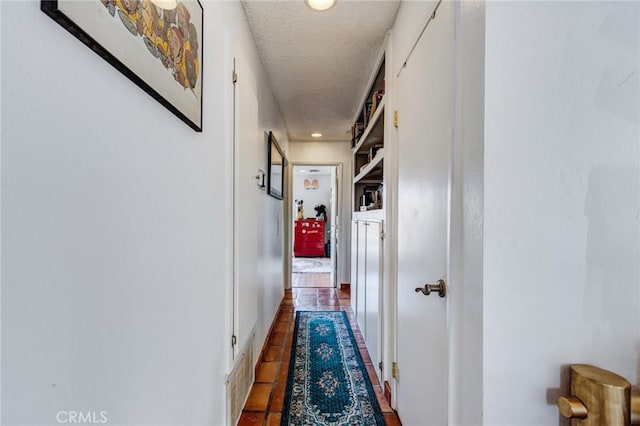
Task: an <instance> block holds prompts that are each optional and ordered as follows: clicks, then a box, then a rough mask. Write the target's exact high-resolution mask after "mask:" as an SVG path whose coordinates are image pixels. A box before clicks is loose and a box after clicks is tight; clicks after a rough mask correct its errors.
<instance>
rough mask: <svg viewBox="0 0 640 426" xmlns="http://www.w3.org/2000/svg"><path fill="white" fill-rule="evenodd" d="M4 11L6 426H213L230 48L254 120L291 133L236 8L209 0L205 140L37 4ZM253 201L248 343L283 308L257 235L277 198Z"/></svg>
mask: <svg viewBox="0 0 640 426" xmlns="http://www.w3.org/2000/svg"><path fill="white" fill-rule="evenodd" d="M0 4H1V6H0V7H1V10H2V28H1V31H2V49H1V52H2V84H1V90H2V109H1V114H2V115H1V119H2V210H1V214H2V229H3V234H2V350H3V353H2V388H3V390H4V391H5V392H3V395H2V421H3V423H4V424H16V425H22V424H55V423H56V418H55V416H56V413H57V412H58V411H59V410H77V411H84V412H86V411H97V412H100V411H102V410H104V411H107V415H108V420H109V423H110V424H119V425H132V424H136V425H143V424H149V425H157V424H164V425H171V424H175V425H177V424H180V425H186V424H193V425H202V424H216V425H219V424H223V423H224V421H225V419H224V415H225V414H224V413H225V405H224V377H225V373H226V372H227V371H228V368H229V359H228V353H229V349H228V347H227V345H228V342H229V336H228V331H229V324H228V322H229V315H230V312H229V308H228V306H229V304H228V303H227V302H228V300H229V292H228V290H229V288H230V277H231V269H230V263H229V262H228V258H227V257H226V256H225V255H224V253H227V252H228V248H229V236H230V233H229V228H228V224H229V223H231V217H230V213H231V205H230V200H231V176H232V172H231V162H230V159H231V158H232V155H231V142H232V133H231V130H232V126H231V123H232V108H231V106H232V97H231V95H232V87H231V84H230V71H231V69H232V58H233V53H234V50H238V49H241V50H243V51H244V52H245V55H246V56H247V57H248V58H249V61H250V63H251V64H252V68H253V71H254V74H255V75H256V76H257V78H258V97H259V101H260V107H259V108H260V110H259V114H260V125H261V126H264V127H265V129H269V128H274V130H277V131H278V132H279V134H280V135H282V134H284V131H283V126H282V122H281V120H280V118H279V114H278V112H277V107H276V106H275V103H274V102H273V99H272V97H271V95H270V92H269V89H268V85H267V83H266V79H265V77H264V75H263V72H262V69H261V65H260V61H259V59H258V58H257V55H256V54H255V51H254V45H253V41H252V39H251V36H250V34H249V32H248V29H247V26H246V22H245V19H244V15H243V13H242V8H241V6H240V4H239V3H236V2H229V3H227V2H203V6H204V8H205V24H204V28H205V30H204V46H206V49H207V50H206V53H205V63H204V64H203V72H204V78H205V81H204V123H203V128H204V132H203V133H196V132H194V131H193V130H191V129H190V128H189V127H187V126H186V125H185V124H183V123H182V122H181V121H180V120H178V119H177V118H176V117H175V116H174V115H172V114H171V113H170V112H169V111H167V110H166V109H165V108H164V107H162V106H161V105H160V104H159V103H158V102H156V101H155V100H153V99H152V98H151V97H150V96H149V95H147V94H146V93H144V92H143V91H142V90H141V89H140V88H138V87H137V86H135V85H134V84H133V83H131V82H130V81H129V80H127V79H126V78H125V77H123V76H122V75H121V74H120V73H119V72H118V71H117V70H115V69H114V68H113V67H112V66H111V65H109V64H107V63H106V62H105V61H103V60H102V59H101V58H99V57H98V56H97V55H96V54H95V53H93V52H92V51H91V50H89V49H88V48H87V47H85V46H84V45H83V44H81V43H80V42H79V41H78V40H76V39H75V38H74V37H72V36H71V35H70V34H69V33H67V32H66V31H65V30H64V29H63V28H62V27H60V26H59V25H58V24H57V23H55V22H54V21H52V20H51V19H50V18H49V17H47V16H46V15H44V14H43V13H42V12H40V10H39V7H40V5H39V2H37V1H28V2H27V1H20V2H8V1H3V2H1V3H0ZM27 22H28V23H29V25H28V27H29V30H28V31H25V25H26V24H25V23H27ZM16 34H20V36H19V42H18V41H17V39H16V36H15V35H16ZM279 139H280V140H283V139H285V138H284V137H282V136H280V138H279ZM285 142H286V141H285ZM263 203H264V206H265V212H266V213H265V216H266V219H264V221H265V222H264V223H263V225H264V228H263V229H264V235H263V236H261V237H260V241H261V244H263V247H264V248H263V250H262V251H261V253H262V262H264V264H265V265H266V266H263V267H264V268H268V270H270V271H271V270H272V269H273V271H272V274H270V275H269V277H268V278H266V279H265V282H264V283H263V285H262V287H260V288H261V289H262V290H263V292H262V293H261V295H260V296H261V298H260V299H259V300H261V305H260V306H259V307H257V309H259V317H258V324H259V327H258V334H259V335H261V334H264V331H263V329H264V328H266V327H268V323H270V319H271V317H272V315H273V312H275V307H276V306H277V303H278V302H279V297H281V295H282V287H281V284H280V286H279V285H278V284H279V283H281V282H282V281H281V279H282V270H281V269H280V270H277V269H278V267H277V266H275V265H278V266H279V265H281V262H282V260H281V254H280V253H281V246H280V247H276V246H277V243H274V247H271V246H270V244H271V243H268V242H270V241H274V240H273V239H267V238H266V236H267V235H269V236H270V235H273V234H275V233H278V232H281V231H282V227H280V228H279V229H278V226H279V225H278V221H281V219H279V218H282V202H277V201H275V200H274V199H269V198H268V197H267V196H266V195H265V196H264V200H263ZM279 250H280V252H279ZM8 390H10V391H8Z"/></svg>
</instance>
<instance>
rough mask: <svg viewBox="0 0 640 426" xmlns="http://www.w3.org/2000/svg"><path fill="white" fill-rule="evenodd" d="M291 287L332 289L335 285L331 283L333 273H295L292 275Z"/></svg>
mask: <svg viewBox="0 0 640 426" xmlns="http://www.w3.org/2000/svg"><path fill="white" fill-rule="evenodd" d="M291 287H293V288H299V287H304V288H308V287H322V288H332V287H333V284H332V283H331V273H321V274H314V273H299V272H294V273H292V274H291Z"/></svg>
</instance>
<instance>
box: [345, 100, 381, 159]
mask: <svg viewBox="0 0 640 426" xmlns="http://www.w3.org/2000/svg"><path fill="white" fill-rule="evenodd" d="M384 104H385V102H384V98H382V101H381V102H380V105H378V107H377V108H376V111H375V112H374V113H373V117H371V120H370V122H369V125H368V126H367V128H366V129H365V130H364V133H363V134H362V136H361V137H360V139H358V143H357V144H356V146H355V148H353V152H354V153H358V152H361V151H364V150H366V149H368V148H369V147H370V146H372V145H375V144H378V143H381V142H382V141H383V137H384V120H382V119H381V117H384Z"/></svg>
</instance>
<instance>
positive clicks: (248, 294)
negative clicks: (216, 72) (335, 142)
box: [233, 58, 263, 356]
mask: <svg viewBox="0 0 640 426" xmlns="http://www.w3.org/2000/svg"><path fill="white" fill-rule="evenodd" d="M245 64H246V62H245V61H244V60H242V59H240V58H236V63H235V65H236V71H237V73H238V82H237V83H235V85H234V90H235V93H234V102H235V108H234V121H235V129H234V133H235V140H234V161H235V167H234V169H235V170H234V172H235V173H234V224H235V226H234V241H235V244H234V250H235V252H234V258H235V262H234V263H235V264H234V271H235V280H234V314H233V320H234V327H233V332H234V334H235V335H236V337H237V344H236V346H235V347H234V356H235V355H236V354H237V351H238V350H239V349H240V348H241V347H242V346H243V345H244V343H245V342H246V340H247V338H249V336H250V333H251V332H252V330H253V327H254V325H255V323H256V321H257V307H258V299H257V289H256V288H255V286H256V285H257V283H258V282H260V280H259V279H258V278H259V276H258V265H259V262H258V247H257V244H256V235H258V222H257V221H256V219H255V212H257V211H260V205H259V200H260V196H261V194H260V190H259V188H258V186H257V185H256V181H255V174H256V173H255V171H256V170H258V169H259V168H260V166H259V164H258V156H257V153H258V152H259V150H260V149H263V145H262V141H263V136H262V134H261V132H260V130H259V128H258V98H257V96H256V82H255V77H254V76H253V74H252V73H251V70H250V68H249V67H248V66H245Z"/></svg>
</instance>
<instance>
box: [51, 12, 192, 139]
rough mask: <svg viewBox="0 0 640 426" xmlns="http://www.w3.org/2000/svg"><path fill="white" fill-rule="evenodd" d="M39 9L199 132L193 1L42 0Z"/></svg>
mask: <svg viewBox="0 0 640 426" xmlns="http://www.w3.org/2000/svg"><path fill="white" fill-rule="evenodd" d="M40 9H41V10H42V11H43V12H44V13H46V14H47V15H48V16H50V17H51V18H52V19H53V20H54V21H56V22H57V23H59V24H60V25H62V26H63V27H64V28H65V29H66V30H67V31H69V32H70V33H71V34H73V35H74V36H75V37H77V38H78V39H79V40H80V41H82V42H83V43H84V44H86V45H87V46H88V47H89V48H90V49H91V50H93V51H94V52H96V53H97V54H98V55H100V57H102V58H104V59H105V60H106V61H107V62H109V63H110V64H111V65H113V66H114V67H115V68H116V69H117V70H118V71H120V72H121V73H122V74H124V75H125V76H127V77H128V78H129V79H130V80H131V81H133V82H134V83H135V84H137V85H138V86H140V87H141V88H142V90H144V91H145V92H147V93H148V94H149V95H151V96H152V97H153V98H154V99H155V100H157V101H158V102H160V103H161V104H162V105H164V106H165V107H166V108H167V109H168V110H169V111H171V112H172V113H174V114H175V115H176V116H178V117H179V118H180V119H181V120H182V121H184V122H185V123H186V124H187V125H188V126H190V127H191V128H192V129H194V130H195V131H197V132H201V131H202V63H203V60H202V50H203V49H202V30H203V10H202V5H201V4H200V2H199V1H198V0H182V1H173V0H172V1H169V0H163V1H160V0H153V1H151V0H87V1H77V0H42V2H41V3H40ZM124 96H126V95H124Z"/></svg>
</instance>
